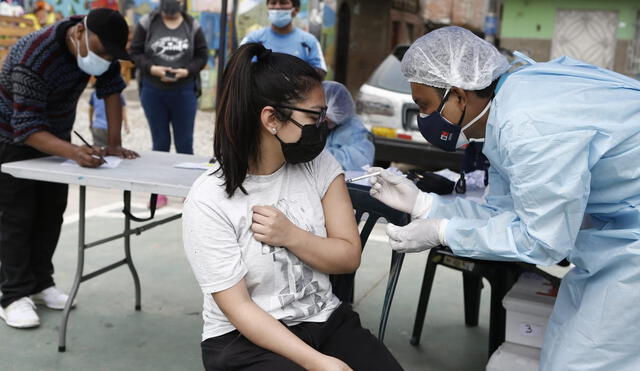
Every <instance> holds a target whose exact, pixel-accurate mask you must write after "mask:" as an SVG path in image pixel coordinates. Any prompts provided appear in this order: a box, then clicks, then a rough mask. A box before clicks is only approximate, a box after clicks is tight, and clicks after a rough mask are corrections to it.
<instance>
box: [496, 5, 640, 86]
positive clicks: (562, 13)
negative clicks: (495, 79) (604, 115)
mask: <svg viewBox="0 0 640 371" xmlns="http://www.w3.org/2000/svg"><path fill="white" fill-rule="evenodd" d="M501 8H502V9H501V29H500V46H502V47H504V48H507V49H511V50H519V51H522V52H524V53H526V54H528V55H529V56H531V57H532V58H533V59H535V60H539V61H547V60H550V59H554V58H557V57H560V56H563V55H567V56H570V57H573V58H576V59H579V60H582V61H585V62H588V63H591V64H594V65H598V66H601V67H604V68H608V69H612V70H614V71H616V72H619V73H623V74H627V75H632V76H637V75H638V74H639V73H640V60H639V58H640V50H639V49H640V45H639V39H640V37H639V36H640V34H639V32H640V24H639V23H640V1H638V0H608V1H598V0H555V1H542V0H539V1H536V0H503V1H502V5H501Z"/></svg>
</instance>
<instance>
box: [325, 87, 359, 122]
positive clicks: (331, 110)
mask: <svg viewBox="0 0 640 371" xmlns="http://www.w3.org/2000/svg"><path fill="white" fill-rule="evenodd" d="M322 87H323V88H324V96H325V98H326V99H327V118H328V119H329V120H331V121H333V122H335V123H336V124H338V125H340V124H342V123H343V122H345V121H347V120H348V119H350V118H351V117H353V116H355V115H356V105H355V104H354V103H353V98H352V97H351V93H349V90H347V88H346V87H345V86H344V85H342V84H341V83H339V82H335V81H323V82H322Z"/></svg>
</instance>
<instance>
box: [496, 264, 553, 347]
mask: <svg viewBox="0 0 640 371" xmlns="http://www.w3.org/2000/svg"><path fill="white" fill-rule="evenodd" d="M556 295H557V291H556V289H554V288H553V286H551V284H550V283H549V282H548V281H547V280H545V279H543V278H541V277H540V276H537V275H535V274H530V273H526V274H523V275H522V276H520V278H519V279H518V282H516V284H515V285H513V288H511V290H510V291H509V292H508V293H507V295H505V297H504V298H503V299H502V305H503V306H504V308H505V309H506V310H507V323H506V334H505V340H506V341H507V342H510V343H514V344H520V345H526V346H530V347H534V348H542V341H543V340H544V333H545V330H546V329H547V322H549V316H551V312H552V311H553V305H554V304H555V301H556Z"/></svg>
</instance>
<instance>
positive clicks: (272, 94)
mask: <svg viewBox="0 0 640 371" xmlns="http://www.w3.org/2000/svg"><path fill="white" fill-rule="evenodd" d="M321 82H322V78H321V77H320V75H318V73H317V72H316V70H315V69H314V68H313V67H311V66H310V65H309V64H308V63H306V62H305V61H303V60H302V59H299V58H297V57H294V56H292V55H288V54H282V53H272V52H271V50H269V49H266V48H265V47H264V46H263V45H262V44H258V43H249V44H245V45H243V46H241V47H240V48H239V49H238V50H236V51H235V52H234V53H233V54H232V55H231V58H230V59H229V63H228V64H227V67H226V68H225V70H224V74H223V77H222V88H221V89H220V90H219V91H220V93H219V95H218V97H217V100H216V126H215V131H214V135H213V153H214V155H215V157H216V159H217V160H218V162H219V163H220V168H219V170H220V171H222V177H223V178H224V180H225V190H226V192H227V195H228V196H229V197H232V196H233V194H234V193H235V191H236V190H237V189H238V188H240V190H241V191H242V192H243V193H244V194H247V191H246V190H245V189H244V188H243V186H242V183H243V182H244V180H245V178H246V176H247V170H248V169H249V163H250V162H251V161H254V162H255V160H256V159H257V158H258V155H259V153H260V126H261V123H260V113H261V112H262V109H263V108H264V107H265V106H274V105H292V104H294V103H295V102H297V101H300V100H303V99H304V98H305V97H306V95H307V94H308V93H309V91H311V89H313V88H314V87H316V86H318V85H319V84H320V83H321ZM216 172H217V171H216Z"/></svg>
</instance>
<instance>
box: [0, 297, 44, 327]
mask: <svg viewBox="0 0 640 371" xmlns="http://www.w3.org/2000/svg"><path fill="white" fill-rule="evenodd" d="M35 309H36V305H35V304H33V301H31V299H29V298H27V297H24V298H20V299H18V300H16V301H14V302H13V303H11V304H9V306H8V307H6V308H2V307H0V318H2V319H3V320H4V321H5V322H6V323H7V325H9V326H11V327H16V328H29V327H37V326H40V318H38V314H37V313H36V310H35Z"/></svg>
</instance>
